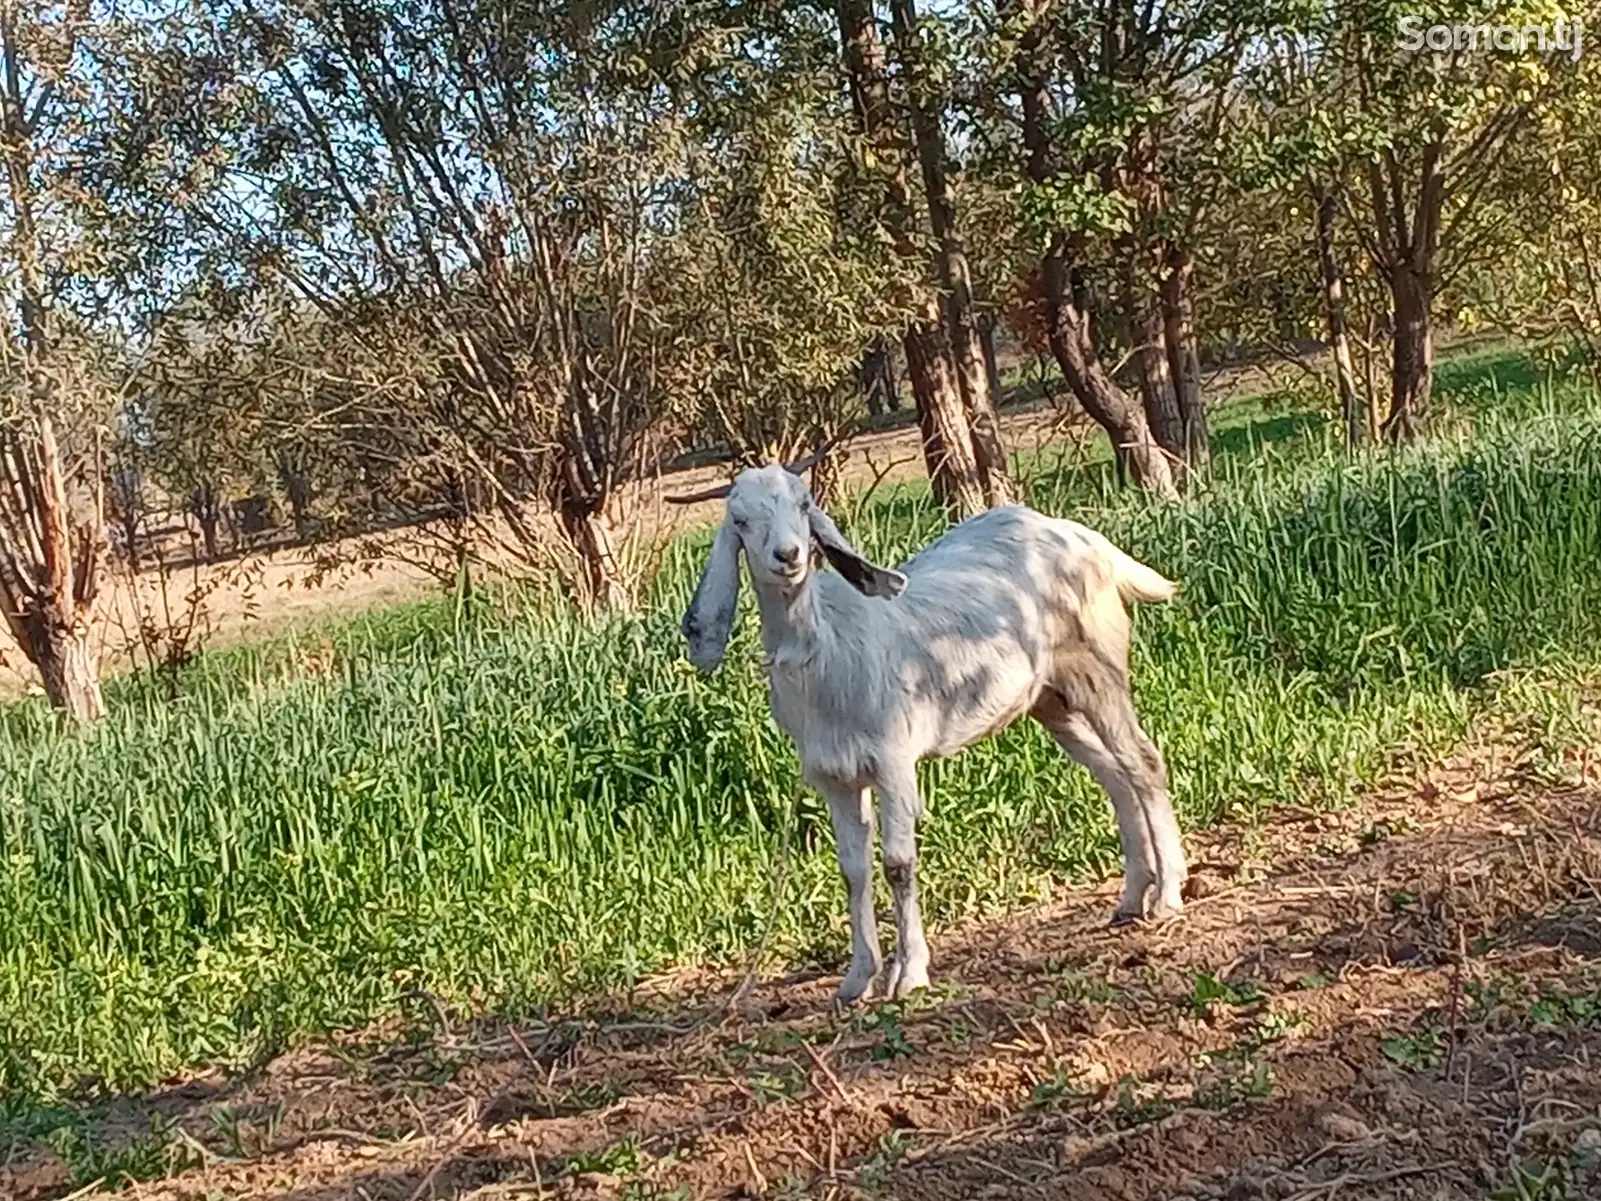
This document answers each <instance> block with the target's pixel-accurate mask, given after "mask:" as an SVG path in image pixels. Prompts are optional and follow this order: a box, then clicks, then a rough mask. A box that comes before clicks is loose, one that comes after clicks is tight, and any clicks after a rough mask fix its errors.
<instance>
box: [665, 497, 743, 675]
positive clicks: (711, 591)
mask: <svg viewBox="0 0 1601 1201" xmlns="http://www.w3.org/2000/svg"><path fill="white" fill-rule="evenodd" d="M738 608H739V535H738V534H736V533H734V527H733V526H731V525H730V524H729V523H728V522H726V521H725V522H723V524H722V526H721V527H719V528H718V530H717V537H716V538H715V539H714V540H713V541H712V553H711V554H710V555H709V556H708V557H707V559H706V567H705V569H704V570H703V571H702V572H701V573H700V583H698V584H696V585H695V595H694V596H692V597H690V598H689V608H688V609H685V610H684V620H683V622H682V623H681V624H680V626H679V628H680V629H682V630H683V632H684V640H685V641H686V642H688V643H689V651H688V654H689V661H690V662H691V663H693V664H694V665H695V666H696V667H698V668H700V669H701V670H702V671H715V670H716V669H717V665H718V664H719V663H721V662H722V661H723V652H724V651H726V650H727V649H728V636H729V634H731V633H732V632H733V629H734V613H735V611H736V610H737V609H738Z"/></svg>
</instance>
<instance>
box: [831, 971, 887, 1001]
mask: <svg viewBox="0 0 1601 1201" xmlns="http://www.w3.org/2000/svg"><path fill="white" fill-rule="evenodd" d="M876 974H877V973H876V972H867V973H865V974H862V975H858V974H857V973H855V972H849V973H847V974H846V976H845V979H843V980H841V981H840V982H839V987H838V988H837V989H835V990H834V1008H835V1009H849V1008H851V1006H853V1005H855V1004H856V1003H857V1002H859V1001H861V1000H862V999H863V998H864V997H866V996H867V990H868V989H869V988H871V987H872V984H873V977H874V975H876Z"/></svg>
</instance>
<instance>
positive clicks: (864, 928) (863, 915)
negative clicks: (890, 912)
mask: <svg viewBox="0 0 1601 1201" xmlns="http://www.w3.org/2000/svg"><path fill="white" fill-rule="evenodd" d="M818 791H820V792H821V793H822V794H823V797H824V799H826V800H827V801H828V815H829V817H830V818H831V819H832V820H833V823H834V841H835V843H836V844H837V848H838V852H839V870H840V873H841V874H842V875H844V877H845V887H846V889H847V890H848V891H849V894H850V915H851V965H850V968H849V969H848V970H847V971H846V972H845V979H844V980H842V981H840V985H839V991H838V992H836V993H835V994H834V1001H835V1003H836V1004H839V1005H849V1004H851V1003H853V1002H855V1001H857V1000H859V999H860V998H861V996H862V994H863V993H865V992H866V991H867V988H868V986H869V985H870V984H872V982H873V977H874V976H876V975H878V966H879V962H880V954H879V949H878V919H877V918H876V917H875V916H874V914H873V826H872V822H871V820H870V819H871V816H872V810H871V807H870V804H869V799H868V795H867V790H866V789H864V788H841V787H837V786H830V787H820V788H819V789H818Z"/></svg>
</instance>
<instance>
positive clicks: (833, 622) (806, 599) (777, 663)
mask: <svg viewBox="0 0 1601 1201" xmlns="http://www.w3.org/2000/svg"><path fill="white" fill-rule="evenodd" d="M828 582H832V581H828ZM822 584H824V581H823V580H822V579H821V578H820V577H818V576H817V575H816V574H815V573H808V575H807V577H806V579H805V580H804V581H803V582H802V583H801V586H800V587H799V588H796V589H794V590H793V591H791V590H788V589H782V588H778V587H775V586H772V585H765V586H764V585H758V586H757V588H756V602H757V609H758V611H759V612H760V613H761V619H762V647H763V649H764V650H766V652H767V658H768V662H769V663H770V665H771V666H772V667H774V668H777V669H780V670H784V669H788V670H791V671H793V670H796V669H805V668H812V669H817V670H824V669H825V668H826V661H827V660H828V658H829V656H830V654H831V653H832V651H833V649H834V646H835V643H836V642H837V641H838V629H836V627H839V628H845V629H848V628H849V627H850V625H851V624H852V614H851V613H850V611H849V610H851V609H852V608H853V607H855V606H856V605H859V604H861V603H862V601H861V598H860V597H859V596H858V595H857V594H856V593H855V592H854V591H852V590H851V589H850V588H849V587H844V588H828V587H826V586H820V585H822ZM842 607H843V608H842Z"/></svg>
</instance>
